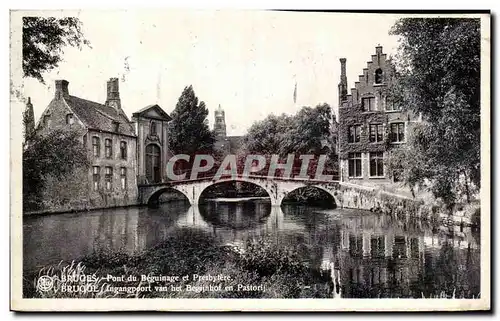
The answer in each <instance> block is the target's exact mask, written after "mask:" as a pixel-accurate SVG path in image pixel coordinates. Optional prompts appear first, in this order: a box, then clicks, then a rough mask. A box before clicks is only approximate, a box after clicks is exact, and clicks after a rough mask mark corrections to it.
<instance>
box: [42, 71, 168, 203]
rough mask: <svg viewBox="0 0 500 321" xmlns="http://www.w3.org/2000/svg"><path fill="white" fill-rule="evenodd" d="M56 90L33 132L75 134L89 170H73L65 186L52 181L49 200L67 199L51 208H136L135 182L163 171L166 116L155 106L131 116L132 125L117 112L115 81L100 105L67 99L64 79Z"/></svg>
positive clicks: (55, 201) (118, 102) (117, 84)
mask: <svg viewBox="0 0 500 321" xmlns="http://www.w3.org/2000/svg"><path fill="white" fill-rule="evenodd" d="M55 87H56V89H55V95H54V98H53V99H52V101H51V102H50V103H49V105H48V106H47V108H46V109H45V110H44V112H43V113H42V116H41V118H40V121H39V123H38V125H37V128H36V132H37V134H40V135H44V134H47V133H49V132H50V131H53V130H56V129H62V130H70V131H76V132H78V133H79V135H80V137H81V139H82V144H83V146H84V148H85V149H86V150H87V152H88V157H89V161H90V166H89V168H83V169H82V168H80V169H76V170H75V171H74V173H73V174H72V175H71V177H68V178H66V179H65V180H66V181H57V180H56V181H52V182H51V185H50V186H48V187H47V190H49V191H52V192H51V193H52V195H47V198H53V199H54V200H53V202H52V203H53V204H56V203H61V202H58V200H57V198H58V194H61V193H64V194H65V196H64V200H65V201H64V202H62V203H63V204H59V206H53V207H56V208H57V209H61V210H68V209H69V210H81V209H92V208H101V207H115V206H127V205H135V204H137V199H138V195H137V194H138V190H137V184H138V180H146V179H150V181H158V180H160V179H161V178H159V177H161V176H162V175H161V174H160V173H163V172H164V164H165V157H167V156H166V155H165V151H167V150H168V148H167V147H166V145H165V144H167V141H168V139H167V129H166V122H168V121H169V120H170V117H169V116H168V115H167V114H166V113H165V112H164V111H163V110H162V109H161V108H160V107H159V106H157V105H153V106H148V107H146V108H143V109H142V110H140V111H139V112H137V113H134V119H135V120H136V122H137V123H136V124H134V123H132V122H131V121H130V120H129V118H128V117H127V115H126V114H125V112H124V111H123V110H122V108H121V100H120V92H119V82H118V78H111V79H110V80H109V81H108V82H107V98H106V102H105V103H104V104H101V103H97V102H93V101H89V100H86V99H82V98H79V97H76V96H72V95H70V94H69V89H68V87H69V83H68V81H66V80H56V82H55ZM151 127H156V128H155V130H153V129H152V128H151ZM136 129H137V130H138V132H136ZM145 133H147V134H145ZM155 133H156V135H155ZM151 146H154V147H151ZM148 151H150V153H149V154H148ZM148 155H149V156H148ZM148 157H149V158H148ZM148 164H149V165H150V166H149V167H148V166H147V165H148ZM68 186H71V188H68Z"/></svg>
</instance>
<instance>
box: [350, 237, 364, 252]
mask: <svg viewBox="0 0 500 321" xmlns="http://www.w3.org/2000/svg"><path fill="white" fill-rule="evenodd" d="M349 254H350V255H351V257H363V237H362V236H354V235H349Z"/></svg>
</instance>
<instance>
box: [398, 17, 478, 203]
mask: <svg viewBox="0 0 500 321" xmlns="http://www.w3.org/2000/svg"><path fill="white" fill-rule="evenodd" d="M391 33H392V34H394V35H398V36H400V37H401V41H400V45H399V48H398V56H397V59H396V61H395V63H396V64H397V67H398V74H397V77H396V81H395V82H394V83H393V86H392V88H391V89H390V90H391V94H392V96H393V99H394V100H395V101H396V102H397V103H398V104H400V105H402V106H404V107H405V108H407V109H408V110H409V111H410V112H413V113H416V114H417V115H418V114H420V115H422V117H423V120H424V122H423V123H422V124H421V125H420V126H419V128H418V130H416V131H415V133H414V135H413V138H412V139H411V141H409V143H408V144H407V145H408V146H407V147H408V149H409V150H407V151H400V152H398V153H396V155H397V156H398V157H401V159H400V163H403V164H405V165H404V166H403V167H402V169H401V171H400V172H401V175H402V177H403V178H404V180H405V182H406V183H407V184H408V185H410V186H415V185H418V184H421V183H423V182H424V181H429V182H431V190H432V191H433V193H434V195H435V196H436V197H441V198H443V199H444V200H445V201H446V202H447V203H448V204H452V203H453V202H455V201H456V197H457V195H458V193H457V189H459V188H460V187H461V186H464V187H465V189H466V194H467V196H470V192H471V191H470V189H471V188H473V187H479V185H480V145H481V144H480V21H479V19H454V18H446V19H443V18H438V19H422V18H405V19H400V20H399V21H397V22H396V24H395V25H394V26H393V28H392V30H391Z"/></svg>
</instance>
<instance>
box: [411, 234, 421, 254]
mask: <svg viewBox="0 0 500 321" xmlns="http://www.w3.org/2000/svg"><path fill="white" fill-rule="evenodd" d="M410 255H411V256H412V257H419V256H420V248H419V246H418V238H416V237H413V238H411V239H410Z"/></svg>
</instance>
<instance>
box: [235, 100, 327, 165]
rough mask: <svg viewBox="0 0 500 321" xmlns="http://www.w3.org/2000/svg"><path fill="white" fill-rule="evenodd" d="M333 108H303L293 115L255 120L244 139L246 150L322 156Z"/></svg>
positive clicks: (265, 153) (324, 106)
mask: <svg viewBox="0 0 500 321" xmlns="http://www.w3.org/2000/svg"><path fill="white" fill-rule="evenodd" d="M331 117H332V114H331V108H330V106H329V105H328V104H321V105H317V106H316V107H314V108H312V107H302V109H301V110H300V111H299V112H298V113H297V114H296V115H293V116H289V115H286V114H282V115H280V116H275V115H269V116H268V117H267V118H265V119H264V120H261V121H258V122H256V123H254V124H253V125H252V126H251V127H250V129H249V130H248V133H247V135H246V136H245V138H244V145H245V149H246V151H247V152H248V153H252V154H263V155H270V154H279V155H281V156H285V155H286V154H289V153H298V154H300V153H302V154H315V155H319V154H320V153H321V152H322V151H323V150H324V143H325V140H327V141H328V140H329V139H330V137H331V135H330V128H331Z"/></svg>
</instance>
